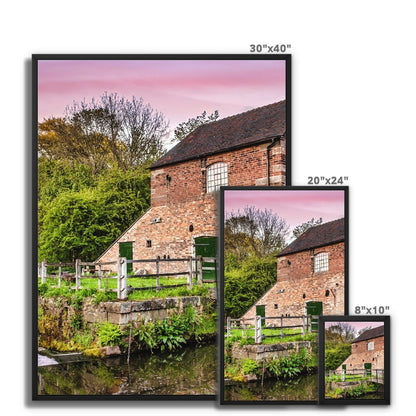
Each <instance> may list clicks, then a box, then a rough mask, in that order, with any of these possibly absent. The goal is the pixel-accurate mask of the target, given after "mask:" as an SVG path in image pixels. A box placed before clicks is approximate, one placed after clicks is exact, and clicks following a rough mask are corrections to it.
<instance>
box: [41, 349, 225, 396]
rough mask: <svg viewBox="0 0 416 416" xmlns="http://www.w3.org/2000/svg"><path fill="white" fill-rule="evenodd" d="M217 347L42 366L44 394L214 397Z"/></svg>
mask: <svg viewBox="0 0 416 416" xmlns="http://www.w3.org/2000/svg"><path fill="white" fill-rule="evenodd" d="M216 358H217V348H216V345H215V344H213V345H203V346H195V347H186V348H184V349H182V350H180V351H178V352H173V353H166V354H161V353H158V354H157V355H156V354H153V355H152V354H149V353H146V354H141V355H135V356H131V357H130V364H129V365H127V358H126V357H125V356H123V357H117V358H106V359H98V360H88V361H81V362H71V363H61V364H56V365H48V366H43V367H39V369H38V394H40V395H214V394H215V393H216V383H215V376H216Z"/></svg>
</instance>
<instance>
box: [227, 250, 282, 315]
mask: <svg viewBox="0 0 416 416" xmlns="http://www.w3.org/2000/svg"><path fill="white" fill-rule="evenodd" d="M275 283H276V259H275V258H274V257H273V258H262V259H257V258H255V257H252V258H248V259H245V260H244V261H243V262H242V263H241V266H240V268H233V269H231V267H228V271H227V269H226V270H225V273H224V293H225V295H224V311H225V315H226V316H231V317H232V318H238V317H240V316H241V315H242V314H243V313H244V312H246V311H247V309H248V308H249V307H250V306H251V305H253V303H254V302H256V300H258V299H259V298H260V297H261V296H262V295H263V294H264V293H265V292H266V291H267V290H268V289H269V288H270V287H271V286H272V285H273V284H275Z"/></svg>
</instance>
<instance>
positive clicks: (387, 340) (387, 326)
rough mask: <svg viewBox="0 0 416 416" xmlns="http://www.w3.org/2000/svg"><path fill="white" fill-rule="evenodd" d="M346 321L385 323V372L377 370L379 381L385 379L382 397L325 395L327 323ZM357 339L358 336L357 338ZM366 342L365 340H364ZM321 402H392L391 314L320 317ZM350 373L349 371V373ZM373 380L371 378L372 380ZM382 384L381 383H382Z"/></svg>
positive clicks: (342, 403) (373, 403) (338, 404)
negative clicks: (332, 396) (329, 396)
mask: <svg viewBox="0 0 416 416" xmlns="http://www.w3.org/2000/svg"><path fill="white" fill-rule="evenodd" d="M326 322H346V323H355V322H360V323H367V322H368V324H369V326H371V323H372V322H383V324H384V335H383V336H384V372H383V375H381V374H378V373H377V372H376V375H377V378H375V379H374V380H373V381H374V382H377V381H379V379H383V381H382V383H383V388H384V395H383V397H382V398H360V397H357V398H328V397H325V396H326V394H325V382H326V381H325V377H326V369H325V323H326ZM356 339H357V338H356ZM364 342H365V341H364ZM319 346H320V348H319V372H318V374H319V404H320V405H324V406H326V405H328V406H341V405H389V404H390V356H391V354H390V316H388V315H379V316H375V315H371V316H370V315H352V316H338V315H333V316H329V315H327V316H321V317H320V318H319ZM347 374H348V373H347ZM370 381H371V380H370ZM380 384H381V383H380Z"/></svg>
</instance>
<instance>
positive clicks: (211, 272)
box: [194, 237, 217, 282]
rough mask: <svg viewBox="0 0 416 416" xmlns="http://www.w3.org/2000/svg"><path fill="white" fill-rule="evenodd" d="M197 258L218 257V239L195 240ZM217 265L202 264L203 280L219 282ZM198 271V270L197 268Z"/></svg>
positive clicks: (198, 238) (197, 238)
mask: <svg viewBox="0 0 416 416" xmlns="http://www.w3.org/2000/svg"><path fill="white" fill-rule="evenodd" d="M194 243H195V257H197V256H202V257H214V258H215V257H216V256H217V237H196V238H195V241H194ZM216 266H217V265H216V263H211V262H209V263H208V262H203V263H202V279H203V280H212V281H213V282H215V281H216V280H217V272H216ZM195 269H196V268H195Z"/></svg>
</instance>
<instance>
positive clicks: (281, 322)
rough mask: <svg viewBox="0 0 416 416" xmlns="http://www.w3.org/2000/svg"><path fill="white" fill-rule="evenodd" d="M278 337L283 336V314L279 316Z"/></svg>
mask: <svg viewBox="0 0 416 416" xmlns="http://www.w3.org/2000/svg"><path fill="white" fill-rule="evenodd" d="M280 338H283V316H281V317H280Z"/></svg>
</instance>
